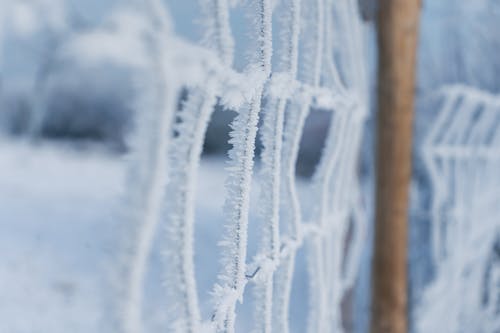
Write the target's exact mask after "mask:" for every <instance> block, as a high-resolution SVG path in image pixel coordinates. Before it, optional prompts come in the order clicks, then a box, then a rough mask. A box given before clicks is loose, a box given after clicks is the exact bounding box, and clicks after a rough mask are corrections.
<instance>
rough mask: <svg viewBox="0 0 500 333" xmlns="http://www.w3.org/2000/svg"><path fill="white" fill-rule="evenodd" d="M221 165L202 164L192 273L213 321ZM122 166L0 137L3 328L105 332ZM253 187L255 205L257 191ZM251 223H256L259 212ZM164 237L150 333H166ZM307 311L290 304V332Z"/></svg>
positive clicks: (152, 273)
mask: <svg viewBox="0 0 500 333" xmlns="http://www.w3.org/2000/svg"><path fill="white" fill-rule="evenodd" d="M224 167H225V163H224V161H223V160H221V159H202V161H201V168H200V171H199V174H198V179H199V182H198V190H197V195H196V230H195V238H196V244H195V269H196V279H197V283H198V295H199V297H200V302H201V304H200V305H201V310H202V316H203V318H209V317H210V315H211V311H212V303H211V302H210V301H209V299H210V297H209V294H210V292H211V288H212V286H213V284H214V283H215V281H216V277H217V273H218V267H219V266H218V265H217V264H216V263H217V259H218V256H219V249H218V246H217V242H218V241H219V240H220V236H221V233H222V231H223V230H224V227H223V223H222V222H221V221H222V218H223V210H222V208H223V204H224V191H221V187H222V186H223V184H224V179H225V175H226V173H225V171H224ZM126 169H127V166H126V161H125V160H124V159H123V158H121V157H119V156H110V155H109V154H107V153H104V152H99V151H97V152H96V151H93V150H90V151H74V150H69V149H67V148H66V147H65V146H59V145H56V146H55V145H52V144H43V145H37V146H33V145H31V144H27V143H21V142H11V141H0V189H1V190H0V228H1V230H2V233H0V251H2V256H1V258H0V284H1V285H2V286H3V287H2V288H1V289H0V296H1V297H0V313H1V314H2V316H1V317H2V323H1V325H0V331H2V332H4V331H5V332H12V333H32V332H40V331H42V332H51V333H62V332H65V333H66V332H76V333H78V332H82V333H84V332H85V333H88V332H103V331H106V330H105V329H106V328H107V327H108V325H109V320H110V318H111V316H112V311H113V309H112V308H111V307H112V306H114V300H113V299H112V297H113V295H114V294H113V289H112V288H113V282H112V280H111V271H110V267H112V266H113V265H115V260H116V258H117V257H118V255H119V253H117V250H118V249H117V247H116V246H117V244H118V243H119V242H120V239H119V235H118V234H117V232H116V230H117V228H118V224H119V223H120V220H119V219H118V217H119V216H121V215H120V214H121V213H120V211H121V208H120V207H121V203H122V201H121V200H122V199H123V196H124V192H125V190H126V186H125V184H126V181H125V180H126ZM254 185H255V186H254V187H255V190H254V191H253V192H252V200H256V199H257V197H258V194H259V190H258V188H259V187H258V186H257V184H254ZM250 219H251V220H252V221H253V222H257V217H256V216H255V214H250ZM253 222H252V223H251V225H252V227H251V228H250V230H249V234H250V235H249V237H250V239H251V243H254V242H255V243H256V237H257V229H258V228H259V224H258V223H253ZM162 237H163V236H162V233H160V235H159V239H158V237H157V239H155V241H154V249H153V253H152V255H151V257H150V259H149V262H150V265H151V267H150V268H149V269H148V273H147V279H146V285H145V288H146V290H145V305H144V309H145V310H147V311H144V312H143V314H144V317H145V322H146V323H148V324H147V327H146V328H147V329H148V330H147V331H148V332H161V331H165V329H166V327H167V326H166V325H167V316H166V311H165V306H166V305H165V299H166V298H167V292H166V290H165V286H164V284H163V283H162V281H163V276H164V273H163V271H164V269H163V268H162V265H163V264H164V261H163V259H162V255H161V250H162V249H161V248H162V246H161V239H162ZM255 251H256V248H255V246H254V245H252V246H250V247H249V254H250V255H252V256H253V254H255V253H256V252H255ZM298 261H299V263H300V262H302V261H303V256H302V255H301V256H299V258H298ZM302 266H303V265H302V264H301V265H299V266H298V272H296V279H294V285H295V287H294V290H293V293H292V294H293V295H292V297H293V298H295V297H297V294H299V295H302V296H300V298H301V299H304V297H306V295H304V292H305V290H304V289H303V287H302V288H300V287H299V288H298V289H297V287H296V286H301V285H302V286H304V284H305V281H306V276H305V269H304V268H300V267H302ZM300 298H298V299H300ZM306 307H307V304H304V302H301V303H297V304H292V307H291V311H292V318H291V322H292V324H293V325H292V327H294V328H296V330H292V331H295V332H300V327H302V324H301V323H303V320H304V318H303V317H301V316H300V315H297V314H300V313H305V310H306ZM242 310H243V312H241V313H240V314H239V315H238V319H237V327H238V331H246V330H250V328H251V327H252V325H253V324H252V320H251V319H252V312H251V310H250V309H242ZM294 313H296V314H295V315H293V314H294Z"/></svg>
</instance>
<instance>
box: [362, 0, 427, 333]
mask: <svg viewBox="0 0 500 333" xmlns="http://www.w3.org/2000/svg"><path fill="white" fill-rule="evenodd" d="M419 10H420V0H378V15H377V28H378V57H379V60H378V65H379V67H378V70H379V72H378V121H377V152H376V154H377V162H376V163H377V164H376V169H377V172H376V174H377V180H376V217H375V219H376V220H375V223H376V224H375V244H374V257H373V270H372V274H373V276H372V278H373V292H372V320H371V332H372V333H404V332H407V330H408V323H407V245H408V241H407V214H408V197H409V193H408V188H409V182H410V178H411V148H412V124H413V108H414V91H415V67H416V49H417V40H418V24H419V20H418V17H419Z"/></svg>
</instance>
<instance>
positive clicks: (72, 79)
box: [0, 0, 500, 333]
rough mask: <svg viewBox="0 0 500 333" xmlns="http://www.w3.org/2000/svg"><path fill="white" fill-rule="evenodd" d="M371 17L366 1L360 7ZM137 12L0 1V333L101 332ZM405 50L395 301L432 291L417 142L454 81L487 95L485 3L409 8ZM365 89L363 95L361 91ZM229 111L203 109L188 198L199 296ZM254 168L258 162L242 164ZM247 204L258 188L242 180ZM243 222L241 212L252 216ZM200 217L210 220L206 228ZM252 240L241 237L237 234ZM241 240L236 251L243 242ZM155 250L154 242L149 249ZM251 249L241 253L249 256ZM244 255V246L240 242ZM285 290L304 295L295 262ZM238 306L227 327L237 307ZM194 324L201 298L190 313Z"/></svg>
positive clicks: (179, 30) (303, 163) (494, 85)
mask: <svg viewBox="0 0 500 333" xmlns="http://www.w3.org/2000/svg"><path fill="white" fill-rule="evenodd" d="M166 3H167V6H168V8H169V10H170V13H171V16H172V19H173V22H174V30H175V32H176V34H178V35H180V36H182V37H183V38H185V39H187V40H189V41H192V42H198V41H199V40H200V39H201V36H202V32H203V31H202V29H201V26H200V24H198V18H199V17H200V12H199V8H198V6H197V3H196V1H194V0H192V1H191V0H189V1H188V0H186V1H177V0H166ZM363 8H364V9H365V10H366V13H365V16H366V17H369V16H370V8H369V6H367V7H363ZM141 15H144V14H143V13H141V12H140V11H138V10H136V9H135V7H134V4H133V3H132V1H130V3H129V1H127V0H86V1H81V0H0V253H2V255H1V256H0V257H1V258H0V332H10V333H15V332H23V333H24V332H26V333H33V332H47V333H58V332H75V333H77V332H86V333H88V332H102V328H101V325H102V322H103V320H104V321H105V319H106V316H107V313H108V309H109V307H110V306H111V305H110V301H109V298H108V297H107V296H109V281H108V271H109V262H110V261H112V260H113V258H114V256H115V255H116V253H115V252H114V251H115V246H114V245H115V244H116V242H117V241H118V240H117V237H118V236H117V234H116V229H117V223H119V214H120V213H119V207H120V200H121V198H122V196H123V193H124V191H126V188H124V187H125V183H126V182H125V168H126V156H127V152H128V148H129V146H128V144H127V142H128V139H129V135H130V132H131V130H132V128H133V119H134V107H133V105H134V101H135V100H136V99H137V98H138V95H140V94H141V89H138V88H137V77H138V76H140V75H141V73H142V72H143V71H144V66H145V64H144V54H142V53H141V51H140V50H139V49H140V48H139V47H137V45H138V43H140V38H141V22H142V20H144V17H142V16H141ZM421 15H422V16H421V30H420V45H419V54H418V83H417V109H416V119H415V138H414V142H415V143H414V145H415V150H414V174H413V181H412V189H411V195H412V204H411V212H410V216H411V223H410V285H411V287H410V296H411V301H410V306H412V305H414V304H417V303H418V302H419V295H420V291H421V290H423V288H424V287H425V286H426V285H427V284H428V283H429V282H430V281H431V279H432V278H433V274H434V268H433V266H432V261H431V258H430V253H429V251H430V250H429V248H430V235H429V232H430V216H429V213H428V212H429V210H430V197H431V194H430V191H431V186H430V180H429V176H428V174H427V172H426V170H425V168H424V166H423V162H422V159H421V157H420V155H419V147H420V145H421V144H422V140H423V138H424V137H425V135H426V134H427V132H428V130H429V128H430V124H432V123H433V121H434V120H435V118H436V116H437V114H436V110H437V109H438V106H439V103H440V101H438V100H436V99H433V98H430V97H429V96H431V97H432V93H433V92H434V91H436V90H437V89H439V88H440V87H441V86H443V85H444V84H449V83H460V84H468V85H471V86H474V87H476V88H479V89H483V90H486V91H488V92H491V93H495V94H498V93H500V57H499V56H498V55H499V54H500V33H498V32H499V31H500V2H499V1H496V0H474V1H459V0H440V1H432V0H423V1H422V14H421ZM232 20H233V22H232V28H233V31H234V35H235V38H236V58H235V59H236V61H235V67H236V68H237V69H243V68H244V66H245V65H246V64H247V59H248V57H247V56H246V55H245V51H244V50H245V45H246V43H247V42H248V38H249V37H248V34H247V28H246V24H245V23H246V18H245V17H244V15H243V13H239V12H238V9H237V8H236V9H235V11H234V15H233V18H232ZM367 31H368V35H367V38H368V45H369V47H368V52H367V59H368V61H369V63H370V64H371V67H370V73H371V78H372V80H371V82H373V79H374V78H373V76H374V73H375V68H374V64H375V63H376V59H374V58H375V53H376V52H375V49H374V45H375V42H374V31H373V25H372V23H370V22H367ZM371 91H372V95H373V94H374V86H373V84H372V85H371ZM234 115H235V114H234V112H232V111H229V110H223V109H222V108H220V107H218V108H217V110H216V112H215V113H214V116H213V119H212V121H211V123H210V126H209V129H208V132H207V135H206V139H205V145H204V158H203V161H202V167H201V170H200V176H199V177H200V186H199V193H198V196H197V214H198V216H200V217H202V220H203V221H202V222H199V221H197V223H199V224H200V225H199V226H198V227H197V231H196V232H197V235H196V236H197V240H199V241H197V243H196V253H197V257H196V258H195V259H196V264H197V276H198V282H199V289H200V290H199V293H200V297H201V299H207V298H208V297H207V295H208V292H209V291H210V290H209V289H210V288H211V286H212V285H213V282H214V281H215V280H216V275H217V272H218V266H217V265H213V264H210V263H214V262H216V261H217V257H218V252H217V251H218V248H217V242H218V240H219V235H220V233H221V232H222V231H223V225H222V224H223V223H222V220H223V218H222V212H221V207H222V204H223V200H224V197H223V195H224V193H223V191H221V190H220V189H221V188H222V186H223V184H224V177H225V174H224V170H223V167H224V161H225V158H226V153H227V150H228V148H229V146H228V143H227V141H228V131H229V127H228V124H229V123H230V121H231V120H232V119H233V117H234ZM328 117H329V116H328V113H326V112H322V111H321V110H313V111H312V113H311V115H310V117H309V118H308V119H307V123H306V128H305V133H304V136H303V139H302V142H301V148H300V149H301V150H300V156H299V161H298V170H297V172H298V174H299V175H300V177H301V178H302V181H303V182H307V179H308V177H310V176H311V174H312V172H313V171H314V168H315V165H316V164H317V162H318V160H319V157H320V155H321V150H322V147H323V142H324V140H325V136H326V131H327V128H328ZM373 124H374V121H373V116H371V117H370V118H369V121H368V122H367V125H366V131H365V136H364V141H363V156H362V159H361V160H362V163H361V165H360V167H359V172H360V175H361V177H362V179H363V182H364V188H365V189H366V193H365V200H366V205H367V207H370V206H371V205H372V204H371V203H372V200H373V198H372V193H371V188H372V183H373V148H374V143H373V142H374V139H373V126H374V125H373ZM257 167H258V166H257ZM255 188H256V190H255V193H257V194H258V184H256V186H255ZM251 218H254V217H251ZM207 221H209V222H207ZM256 237H257V236H256V231H255V230H253V229H251V230H250V238H251V240H252V239H254V240H255V238H256ZM252 243H255V242H252V241H251V242H250V244H252ZM155 246H156V247H157V248H159V246H160V244H158V241H157V243H156V245H155ZM370 248H371V247H370V244H369V242H368V243H367V246H366V251H365V255H364V259H363V265H362V274H361V277H360V280H359V281H358V286H357V288H356V291H355V292H354V294H355V296H354V297H353V299H352V300H351V301H352V302H353V303H354V304H355V307H356V311H358V313H360V314H361V315H360V316H359V318H364V319H360V320H358V321H357V322H355V323H353V322H348V320H346V323H344V324H345V326H346V327H348V328H350V329H351V330H352V331H357V332H365V331H366V329H367V324H368V321H367V318H368V317H367V316H368V306H369V300H368V296H367V295H369V292H368V290H369V272H370V268H369V262H370V253H369V252H370ZM252 251H253V252H252ZM250 252H251V253H250V255H252V254H253V253H255V246H254V245H253V246H252V245H251V246H250ZM298 261H299V264H298V265H297V267H300V268H299V269H298V272H297V279H295V281H294V284H295V285H294V289H293V290H294V292H293V296H292V297H294V298H296V299H297V300H300V299H303V298H304V297H307V295H306V289H307V281H306V269H305V266H306V265H305V263H304V258H303V254H302V253H299V258H298ZM151 263H152V264H151V265H150V272H149V273H148V283H147V295H149V297H148V298H147V299H148V301H147V304H146V309H145V311H144V316H145V319H146V321H147V322H148V323H149V324H148V325H150V326H148V329H149V330H148V331H151V332H157V331H158V332H159V331H161V328H162V327H164V325H165V320H166V319H165V318H166V315H165V313H164V310H163V306H162V305H163V304H164V303H165V300H164V299H163V296H162V295H161V293H158V288H161V283H162V276H161V274H162V273H161V255H160V253H159V251H153V254H152V258H151ZM292 304H293V305H292V309H291V311H292V315H291V320H292V322H293V323H294V325H293V327H294V332H303V331H304V327H305V321H306V318H305V311H304V309H305V307H306V306H307V304H306V302H300V301H297V302H293V301H292ZM243 306H244V307H248V309H246V310H245V309H243V310H242V313H243V315H242V317H241V318H240V317H239V319H238V320H239V323H238V325H239V327H240V328H242V332H244V331H245V329H244V328H245V327H249V326H248V325H249V323H250V322H251V312H250V310H249V309H251V304H248V305H247V304H245V305H243ZM202 307H203V309H204V311H205V312H204V313H203V315H204V317H207V316H208V315H209V310H210V304H208V303H207V304H202Z"/></svg>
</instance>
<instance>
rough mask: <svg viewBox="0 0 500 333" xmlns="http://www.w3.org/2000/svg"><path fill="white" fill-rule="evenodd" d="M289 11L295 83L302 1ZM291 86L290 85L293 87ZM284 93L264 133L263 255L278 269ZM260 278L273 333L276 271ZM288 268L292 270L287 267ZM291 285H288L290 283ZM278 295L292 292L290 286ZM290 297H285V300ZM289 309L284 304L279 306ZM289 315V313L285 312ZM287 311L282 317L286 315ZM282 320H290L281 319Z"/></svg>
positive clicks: (258, 306)
mask: <svg viewBox="0 0 500 333" xmlns="http://www.w3.org/2000/svg"><path fill="white" fill-rule="evenodd" d="M287 5H289V10H288V11H287V13H286V15H285V17H284V22H283V23H284V26H285V29H284V32H283V33H282V36H281V37H282V40H283V44H284V48H283V49H284V52H283V54H281V55H280V64H278V68H280V69H281V70H283V71H284V72H285V74H286V75H287V77H288V78H291V79H294V78H295V76H296V73H297V63H298V38H299V31H300V23H299V22H300V1H299V0H292V1H287ZM289 85H290V84H289ZM285 89H286V87H285ZM285 89H283V91H280V94H279V96H280V97H279V98H278V97H273V96H271V95H268V101H267V105H266V108H265V111H264V120H263V125H262V129H261V137H262V143H263V146H264V149H263V152H262V189H261V193H262V195H261V202H260V207H261V217H262V220H263V226H264V227H263V230H264V231H263V234H262V242H261V248H260V252H261V255H262V256H265V258H266V259H267V260H268V261H269V262H272V263H273V265H274V267H277V266H278V265H279V264H280V246H281V244H280V226H279V210H280V192H281V158H282V155H281V154H282V145H283V126H284V113H285V108H286V107H287V104H288V102H287V99H288V98H287V97H288V96H287V94H286V90H285ZM260 268H261V269H260V271H259V275H263V278H262V279H261V281H259V282H257V285H256V288H255V295H256V301H255V313H254V315H255V319H256V323H257V325H256V329H255V331H256V332H271V331H272V319H273V286H274V270H275V269H272V270H269V269H267V270H264V269H263V268H262V267H260ZM287 268H290V266H289V265H287ZM287 282H288V281H285V283H287ZM279 287H280V288H279V289H278V290H277V292H279V293H282V292H287V291H288V292H289V288H287V286H284V288H283V287H281V286H279ZM284 297H287V296H284V295H283V296H282V297H281V299H283V298H284ZM278 305H279V306H281V307H283V306H285V305H284V304H283V302H281V303H280V304H278ZM285 311H287V310H285ZM283 312H284V311H283V310H280V311H278V313H280V314H281V313H283ZM280 320H281V321H282V320H286V319H281V318H280Z"/></svg>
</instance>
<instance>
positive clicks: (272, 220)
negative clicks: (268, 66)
mask: <svg viewBox="0 0 500 333" xmlns="http://www.w3.org/2000/svg"><path fill="white" fill-rule="evenodd" d="M285 106H286V100H285V99H274V98H271V99H270V100H269V101H268V104H267V105H266V108H265V110H264V121H263V126H262V128H261V131H262V132H261V133H262V143H263V146H264V150H263V152H262V190H261V202H260V207H261V216H262V219H263V230H264V231H263V233H262V243H261V249H260V251H261V253H262V255H264V256H266V259H268V260H270V261H272V262H274V263H275V264H278V262H279V254H280V245H281V244H280V237H279V236H280V235H279V207H280V190H281V186H280V171H281V147H282V140H283V138H282V136H283V117H284V112H285ZM263 273H264V272H259V274H263ZM266 273H267V274H266V275H265V276H264V279H265V281H263V283H261V284H257V286H256V307H255V309H256V312H255V316H256V320H257V319H259V318H260V320H257V323H258V324H257V329H256V331H257V332H270V331H271V319H272V297H273V271H267V272H266ZM262 319H263V320H262Z"/></svg>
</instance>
